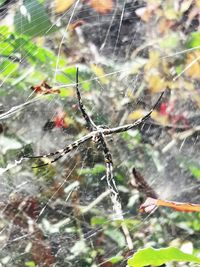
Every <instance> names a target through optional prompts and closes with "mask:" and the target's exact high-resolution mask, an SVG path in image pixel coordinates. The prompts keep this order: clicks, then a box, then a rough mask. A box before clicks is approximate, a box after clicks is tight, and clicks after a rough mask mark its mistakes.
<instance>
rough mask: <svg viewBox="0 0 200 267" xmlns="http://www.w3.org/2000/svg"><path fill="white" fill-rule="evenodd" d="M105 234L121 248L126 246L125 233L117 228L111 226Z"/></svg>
mask: <svg viewBox="0 0 200 267" xmlns="http://www.w3.org/2000/svg"><path fill="white" fill-rule="evenodd" d="M104 233H105V235H107V236H108V237H110V239H112V240H113V241H114V242H115V243H116V244H117V245H118V246H119V247H120V248H122V247H125V246H126V241H125V238H124V235H123V234H122V233H121V232H120V231H119V230H117V229H116V228H113V227H109V228H108V229H106V230H105V231H104Z"/></svg>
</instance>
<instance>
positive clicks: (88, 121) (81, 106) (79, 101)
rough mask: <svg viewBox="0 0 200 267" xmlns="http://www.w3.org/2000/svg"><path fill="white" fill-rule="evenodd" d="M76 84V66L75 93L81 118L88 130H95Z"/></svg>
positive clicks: (95, 127) (77, 83)
mask: <svg viewBox="0 0 200 267" xmlns="http://www.w3.org/2000/svg"><path fill="white" fill-rule="evenodd" d="M78 85H79V82H78V68H77V69H76V94H77V98H78V104H79V108H80V110H81V113H82V115H83V118H84V119H85V121H86V124H87V127H88V129H90V130H96V129H97V126H96V124H95V123H94V122H93V120H92V119H91V117H90V116H89V115H88V114H87V112H86V110H85V107H84V105H83V102H82V98H81V94H80V91H79V86H78Z"/></svg>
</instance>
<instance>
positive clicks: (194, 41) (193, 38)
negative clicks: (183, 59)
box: [186, 31, 200, 48]
mask: <svg viewBox="0 0 200 267" xmlns="http://www.w3.org/2000/svg"><path fill="white" fill-rule="evenodd" d="M186 46H187V48H193V47H197V46H200V31H199V32H192V33H191V35H190V37H189V39H188V41H187V43H186Z"/></svg>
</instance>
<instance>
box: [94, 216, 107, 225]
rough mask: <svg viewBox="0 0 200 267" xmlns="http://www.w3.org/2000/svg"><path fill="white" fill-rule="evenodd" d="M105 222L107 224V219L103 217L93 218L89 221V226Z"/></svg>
mask: <svg viewBox="0 0 200 267" xmlns="http://www.w3.org/2000/svg"><path fill="white" fill-rule="evenodd" d="M106 222H107V219H106V218H105V217H98V216H94V217H92V219H91V225H92V226H95V225H102V224H105V223H106Z"/></svg>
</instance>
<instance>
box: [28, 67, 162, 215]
mask: <svg viewBox="0 0 200 267" xmlns="http://www.w3.org/2000/svg"><path fill="white" fill-rule="evenodd" d="M76 94H77V99H78V104H79V109H80V111H81V113H82V116H83V118H84V119H85V122H86V125H87V128H88V130H89V133H88V134H86V135H85V136H83V137H81V138H80V139H78V140H76V141H75V142H73V143H71V144H69V145H67V146H66V147H65V148H63V149H59V150H57V151H55V152H52V153H49V154H46V155H39V156H24V158H29V159H39V158H41V159H42V158H52V159H51V160H50V162H48V163H44V164H41V165H37V166H34V167H33V168H39V167H43V166H47V165H49V164H51V163H54V162H56V161H57V160H59V159H60V158H62V157H63V156H64V155H66V154H67V153H69V152H71V151H72V150H74V149H76V148H78V147H79V146H80V145H81V144H83V143H85V142H86V141H89V140H93V141H94V142H95V143H97V146H100V147H101V149H102V151H103V154H104V159H105V164H106V181H107V185H108V188H109V190H110V196H111V201H112V203H113V208H114V210H115V213H116V215H117V217H118V218H122V210H121V204H120V200H119V192H118V189H117V187H116V184H115V180H114V176H113V161H112V155H111V153H110V150H109V148H108V146H107V144H106V140H105V136H107V135H111V134H116V133H121V132H126V131H128V130H130V129H133V128H137V127H138V126H139V125H141V124H142V123H144V122H145V121H146V120H147V119H148V118H150V117H151V114H152V112H153V110H154V109H155V108H156V106H157V105H158V103H159V102H160V100H161V98H162V96H163V94H164V92H163V93H162V94H161V95H160V97H159V98H158V100H157V101H156V103H155V105H154V106H153V107H152V109H151V110H150V111H149V112H148V113H147V114H146V115H145V116H144V117H142V118H140V119H138V120H136V121H135V122H134V123H131V124H127V125H123V126H118V127H114V128H103V127H101V126H97V125H96V124H95V123H94V122H93V120H92V119H91V117H90V116H89V115H88V113H87V112H86V109H85V107H84V105H83V102H82V99H81V94H80V91H79V81H78V68H77V71H76Z"/></svg>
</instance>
